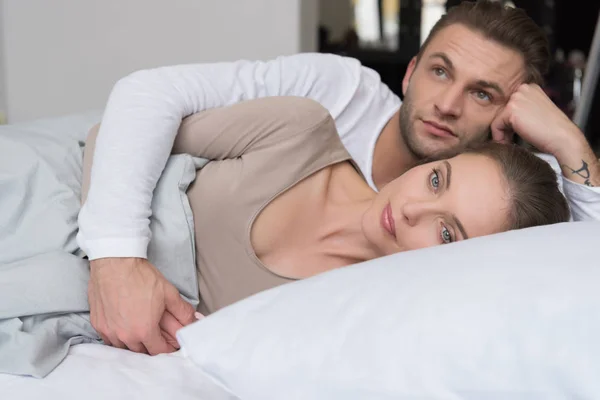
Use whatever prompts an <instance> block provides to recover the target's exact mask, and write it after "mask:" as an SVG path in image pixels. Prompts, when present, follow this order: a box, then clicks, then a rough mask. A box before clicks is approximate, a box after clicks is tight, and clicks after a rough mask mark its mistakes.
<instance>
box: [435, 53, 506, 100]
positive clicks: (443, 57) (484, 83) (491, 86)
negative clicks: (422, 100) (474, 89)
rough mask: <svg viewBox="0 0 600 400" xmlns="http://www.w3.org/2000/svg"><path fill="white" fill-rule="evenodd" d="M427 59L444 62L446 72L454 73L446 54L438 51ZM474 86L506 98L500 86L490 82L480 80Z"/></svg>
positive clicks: (452, 65)
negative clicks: (492, 91) (490, 90)
mask: <svg viewBox="0 0 600 400" xmlns="http://www.w3.org/2000/svg"><path fill="white" fill-rule="evenodd" d="M429 58H440V59H441V60H442V61H443V62H444V64H446V68H448V70H450V72H452V71H454V64H452V61H451V60H450V58H449V57H448V56H447V55H446V53H443V52H439V51H438V52H435V53H432V54H431V55H430V56H429ZM475 85H477V86H479V87H480V88H482V89H492V90H495V91H496V92H497V93H498V94H500V96H502V97H506V96H505V94H504V90H502V88H501V87H500V85H498V84H497V83H496V82H490V81H486V80H483V79H480V80H478V81H477V82H475Z"/></svg>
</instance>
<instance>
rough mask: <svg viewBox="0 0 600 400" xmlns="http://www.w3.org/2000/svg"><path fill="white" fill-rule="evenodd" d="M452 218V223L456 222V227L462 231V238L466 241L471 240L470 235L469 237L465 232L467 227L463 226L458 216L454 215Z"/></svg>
mask: <svg viewBox="0 0 600 400" xmlns="http://www.w3.org/2000/svg"><path fill="white" fill-rule="evenodd" d="M451 217H452V222H454V225H456V226H457V227H458V230H459V231H460V234H461V235H462V237H463V238H464V239H465V240H467V239H468V238H469V235H467V232H466V231H465V227H464V226H463V224H462V223H461V222H460V220H459V219H458V218H457V217H456V215H454V214H452V215H451Z"/></svg>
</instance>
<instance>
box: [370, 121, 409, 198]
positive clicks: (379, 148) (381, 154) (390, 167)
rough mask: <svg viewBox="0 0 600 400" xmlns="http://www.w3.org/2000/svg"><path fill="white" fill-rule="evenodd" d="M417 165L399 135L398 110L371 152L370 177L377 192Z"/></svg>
mask: <svg viewBox="0 0 600 400" xmlns="http://www.w3.org/2000/svg"><path fill="white" fill-rule="evenodd" d="M416 163H417V159H416V158H415V156H414V155H413V154H412V153H411V152H410V151H409V150H408V149H407V148H406V144H405V143H404V140H403V138H402V135H401V134H400V110H398V112H396V113H395V114H394V115H393V116H392V118H391V119H390V120H389V121H388V123H387V124H386V125H385V127H384V128H383V130H382V131H381V134H380V135H379V138H378V139H377V143H375V150H374V152H373V168H372V171H371V175H372V177H373V182H374V183H375V187H377V189H378V190H381V188H382V187H384V186H385V185H387V184H388V183H389V182H391V181H393V180H394V179H396V178H397V177H399V176H400V175H402V174H403V173H405V172H406V171H408V170H409V169H410V168H412V167H414V166H415V165H416Z"/></svg>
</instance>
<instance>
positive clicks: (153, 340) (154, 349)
mask: <svg viewBox="0 0 600 400" xmlns="http://www.w3.org/2000/svg"><path fill="white" fill-rule="evenodd" d="M144 346H146V349H148V353H149V354H150V355H151V356H155V355H157V354H162V353H173V352H174V351H177V349H175V347H173V346H172V345H170V344H169V343H167V341H166V340H165V338H164V337H163V335H162V333H161V331H160V328H158V327H156V329H153V330H152V333H151V334H150V336H149V337H148V340H145V341H144Z"/></svg>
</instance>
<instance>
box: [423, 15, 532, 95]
mask: <svg viewBox="0 0 600 400" xmlns="http://www.w3.org/2000/svg"><path fill="white" fill-rule="evenodd" d="M440 55H443V56H444V57H445V58H447V60H449V61H450V62H451V63H452V66H453V67H454V68H455V69H457V72H459V73H465V74H469V77H470V78H471V79H473V80H484V81H489V80H494V81H496V82H497V83H498V84H499V85H501V86H502V87H503V89H505V90H506V91H509V92H510V91H511V89H514V86H518V84H519V83H521V82H522V80H523V78H524V75H525V66H524V62H523V56H522V55H521V54H520V53H518V52H517V51H516V50H514V49H511V48H509V47H507V46H504V45H502V44H500V43H498V42H496V41H494V40H491V39H488V38H486V37H485V36H484V35H483V34H482V33H480V32H477V31H475V30H472V29H470V28H467V27H465V26H463V25H461V24H454V25H450V26H448V27H445V28H443V29H442V30H440V31H439V32H437V34H436V35H435V36H434V37H433V38H431V41H430V42H429V43H428V45H427V47H426V48H425V49H424V52H423V54H422V58H423V59H425V60H427V59H430V58H432V57H433V58H441V57H439V56H440Z"/></svg>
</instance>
